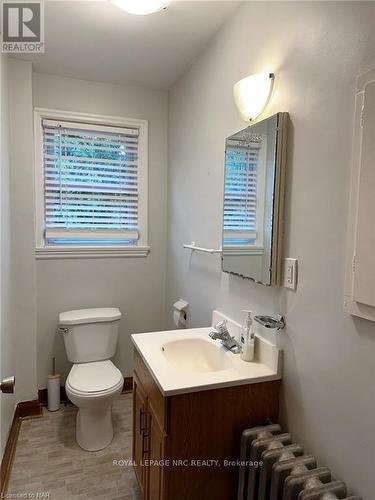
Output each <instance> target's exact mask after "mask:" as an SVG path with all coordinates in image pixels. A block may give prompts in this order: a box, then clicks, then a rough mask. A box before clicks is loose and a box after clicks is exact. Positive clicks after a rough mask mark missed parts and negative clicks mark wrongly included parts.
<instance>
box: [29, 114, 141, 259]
mask: <svg viewBox="0 0 375 500" xmlns="http://www.w3.org/2000/svg"><path fill="white" fill-rule="evenodd" d="M35 129H36V134H35V137H36V156H35V158H36V160H35V163H36V164H35V169H36V176H35V179H36V201H37V255H39V256H44V257H45V256H51V255H52V256H56V255H57V254H61V255H64V254H70V255H74V254H78V255H82V254H83V253H87V254H92V255H95V256H99V255H113V254H115V253H116V254H118V255H128V254H129V255H136V254H138V255H143V254H146V255H147V251H148V247H147V147H146V133H147V122H144V121H142V120H125V119H119V118H110V117H99V116H95V117H94V116H92V115H88V116H84V115H81V114H79V115H78V114H71V113H58V112H51V111H47V110H37V111H36V112H35Z"/></svg>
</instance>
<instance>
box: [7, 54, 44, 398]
mask: <svg viewBox="0 0 375 500" xmlns="http://www.w3.org/2000/svg"><path fill="white" fill-rule="evenodd" d="M8 76H9V81H8V85H9V116H10V160H11V171H10V205H11V253H12V262H11V264H12V265H11V278H12V279H11V283H12V286H11V288H12V292H11V307H10V314H11V325H12V331H11V340H10V342H11V343H12V348H13V349H14V353H15V356H16V360H15V367H14V371H15V373H14V374H15V376H16V387H17V388H16V400H17V401H28V400H31V399H34V398H36V396H37V390H36V363H37V360H36V279H35V278H36V276H35V260H34V215H33V200H34V191H33V170H32V154H33V132H32V87H31V85H32V79H31V77H32V68H31V63H29V62H24V61H18V60H15V59H9V75H8Z"/></svg>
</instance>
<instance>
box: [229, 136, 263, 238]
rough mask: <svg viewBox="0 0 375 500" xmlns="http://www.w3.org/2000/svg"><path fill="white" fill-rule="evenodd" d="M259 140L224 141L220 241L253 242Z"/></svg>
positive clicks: (255, 235) (255, 221)
mask: <svg viewBox="0 0 375 500" xmlns="http://www.w3.org/2000/svg"><path fill="white" fill-rule="evenodd" d="M260 149H261V143H259V142H253V143H247V144H242V143H241V142H240V141H228V143H227V147H226V152H225V156H226V158H225V188H224V241H225V242H226V243H227V244H254V243H255V241H256V238H257V188H258V186H257V184H258V166H259V155H260Z"/></svg>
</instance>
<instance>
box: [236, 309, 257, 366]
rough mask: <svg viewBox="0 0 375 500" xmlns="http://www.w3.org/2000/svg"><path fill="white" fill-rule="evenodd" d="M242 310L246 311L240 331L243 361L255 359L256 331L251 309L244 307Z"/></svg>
mask: <svg viewBox="0 0 375 500" xmlns="http://www.w3.org/2000/svg"><path fill="white" fill-rule="evenodd" d="M242 312H245V313H246V319H245V321H244V323H243V325H242V327H241V331H240V342H241V348H242V350H241V359H242V360H243V361H253V359H254V344H255V332H254V326H253V320H252V318H251V311H249V310H246V309H244V310H243V311H242Z"/></svg>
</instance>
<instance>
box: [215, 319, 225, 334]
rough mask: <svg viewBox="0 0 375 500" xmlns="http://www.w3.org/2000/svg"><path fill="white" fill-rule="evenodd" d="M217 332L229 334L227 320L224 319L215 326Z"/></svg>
mask: <svg viewBox="0 0 375 500" xmlns="http://www.w3.org/2000/svg"><path fill="white" fill-rule="evenodd" d="M214 328H215V330H217V331H218V332H219V333H228V327H227V322H226V320H225V319H222V320H221V321H218V322H217V323H216V325H215V327H214Z"/></svg>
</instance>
